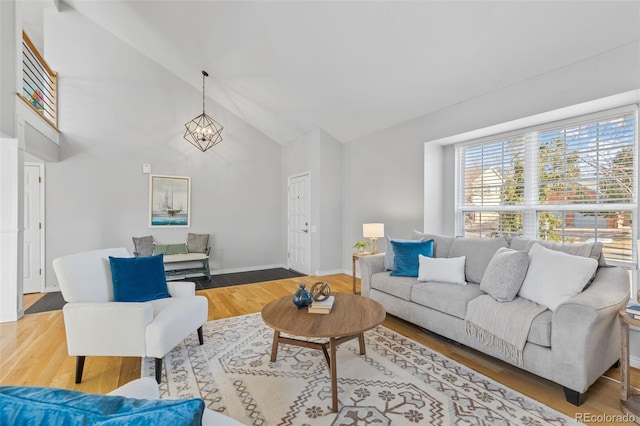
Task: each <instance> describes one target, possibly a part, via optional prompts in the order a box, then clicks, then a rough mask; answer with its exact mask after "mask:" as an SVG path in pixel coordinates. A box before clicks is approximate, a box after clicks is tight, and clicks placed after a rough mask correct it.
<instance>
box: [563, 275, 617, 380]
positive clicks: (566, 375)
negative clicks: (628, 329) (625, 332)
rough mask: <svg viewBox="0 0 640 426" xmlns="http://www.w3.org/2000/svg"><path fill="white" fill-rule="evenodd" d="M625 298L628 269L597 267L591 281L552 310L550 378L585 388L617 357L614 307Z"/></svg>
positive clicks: (615, 309) (615, 308)
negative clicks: (580, 291)
mask: <svg viewBox="0 0 640 426" xmlns="http://www.w3.org/2000/svg"><path fill="white" fill-rule="evenodd" d="M628 301H629V273H628V272H627V271H626V270H624V269H622V268H617V267H599V268H598V270H597V274H596V277H595V278H594V280H593V282H592V283H591V285H590V286H589V287H588V288H587V289H586V290H585V291H583V292H582V293H580V294H578V295H577V296H575V297H573V298H571V299H570V300H568V301H567V302H565V303H563V304H561V305H560V306H558V307H557V308H556V310H555V312H554V314H553V322H552V328H551V349H552V353H553V366H552V368H553V380H554V381H556V382H558V383H560V384H562V385H563V386H567V387H569V388H570V389H572V390H574V391H577V392H584V391H586V390H587V389H588V388H589V386H590V385H591V384H592V383H593V382H595V381H596V380H597V378H598V377H599V376H600V375H601V374H602V373H603V372H605V371H606V370H607V369H608V368H609V367H611V366H612V365H613V364H614V363H615V362H616V361H617V360H618V359H619V357H620V322H619V321H618V311H620V309H622V308H623V307H624V306H626V304H627V303H628Z"/></svg>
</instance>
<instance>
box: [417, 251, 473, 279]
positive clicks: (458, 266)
mask: <svg viewBox="0 0 640 426" xmlns="http://www.w3.org/2000/svg"><path fill="white" fill-rule="evenodd" d="M465 261H466V257H465V256H462V257H427V256H423V255H421V254H419V255H418V262H419V265H418V281H436V282H439V283H452V284H462V285H466V284H467V282H466V281H465V279H464V264H465Z"/></svg>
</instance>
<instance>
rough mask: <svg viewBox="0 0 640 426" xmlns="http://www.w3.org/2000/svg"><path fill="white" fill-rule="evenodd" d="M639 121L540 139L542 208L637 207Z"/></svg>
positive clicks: (625, 119)
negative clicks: (618, 205) (605, 205)
mask: <svg viewBox="0 0 640 426" xmlns="http://www.w3.org/2000/svg"><path fill="white" fill-rule="evenodd" d="M634 145H635V121H634V117H633V115H629V116H627V117H617V118H613V119H609V120H602V121H595V122H591V123H583V124H580V125H576V126H574V127H569V128H564V129H556V130H553V131H548V132H543V133H540V134H539V136H538V168H539V182H540V186H539V192H538V195H539V202H540V203H541V204H585V203H628V204H632V203H634V193H633V189H634V176H635V174H634Z"/></svg>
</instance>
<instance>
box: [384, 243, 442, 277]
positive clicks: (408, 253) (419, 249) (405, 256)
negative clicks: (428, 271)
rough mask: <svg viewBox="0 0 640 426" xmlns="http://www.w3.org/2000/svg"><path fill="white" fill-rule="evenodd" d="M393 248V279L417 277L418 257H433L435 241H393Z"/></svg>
mask: <svg viewBox="0 0 640 426" xmlns="http://www.w3.org/2000/svg"><path fill="white" fill-rule="evenodd" d="M391 245H392V246H393V253H394V258H393V271H392V272H391V276H393V277H417V276H418V266H419V263H418V255H420V254H421V255H423V256H428V257H431V256H433V240H429V241H405V242H402V241H391Z"/></svg>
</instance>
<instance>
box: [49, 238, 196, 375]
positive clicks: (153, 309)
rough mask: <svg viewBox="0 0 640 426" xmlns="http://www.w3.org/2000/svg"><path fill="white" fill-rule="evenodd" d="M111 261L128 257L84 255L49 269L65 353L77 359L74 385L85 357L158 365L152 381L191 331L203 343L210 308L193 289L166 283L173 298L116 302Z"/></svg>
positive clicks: (111, 252) (118, 251) (116, 251)
mask: <svg viewBox="0 0 640 426" xmlns="http://www.w3.org/2000/svg"><path fill="white" fill-rule="evenodd" d="M109 256H113V257H131V255H130V254H129V252H128V251H127V250H126V249H125V248H112V249H104V250H95V251H89V252H83V253H78V254H73V255H69V256H64V257H60V258H57V259H55V260H54V261H53V269H54V271H55V273H56V276H57V278H58V284H59V285H60V290H61V291H62V296H63V297H64V300H65V301H66V302H67V304H66V305H65V306H64V308H63V314H64V324H65V329H66V334H67V349H68V352H69V355H70V356H77V359H76V379H75V382H76V383H80V382H81V381H82V370H83V368H84V361H85V357H86V356H87V355H89V356H139V357H153V358H155V360H156V365H155V366H156V381H157V382H158V383H160V378H161V376H162V358H164V356H165V355H166V354H167V353H168V352H169V351H170V350H171V349H173V348H174V347H175V346H176V345H177V344H178V343H180V341H182V340H184V338H185V337H187V336H188V335H189V334H190V333H193V331H194V330H196V329H197V331H198V339H199V341H200V344H202V343H203V336H202V324H204V323H205V322H206V321H207V311H208V302H207V299H206V298H205V297H202V296H196V295H195V284H194V283H189V282H169V283H167V285H168V290H169V294H170V295H171V297H168V298H164V299H158V300H151V301H148V302H114V298H113V283H112V279H111V267H110V265H109Z"/></svg>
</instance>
